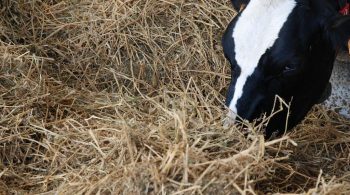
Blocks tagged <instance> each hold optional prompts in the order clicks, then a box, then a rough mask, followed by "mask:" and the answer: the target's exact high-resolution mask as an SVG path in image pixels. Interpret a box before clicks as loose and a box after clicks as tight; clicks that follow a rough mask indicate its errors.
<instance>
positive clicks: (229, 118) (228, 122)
mask: <svg viewBox="0 0 350 195" xmlns="http://www.w3.org/2000/svg"><path fill="white" fill-rule="evenodd" d="M236 118H237V114H236V113H234V112H233V111H232V110H229V111H228V113H227V115H226V118H225V119H224V128H225V129H228V128H229V127H231V126H232V125H234V124H235V122H236Z"/></svg>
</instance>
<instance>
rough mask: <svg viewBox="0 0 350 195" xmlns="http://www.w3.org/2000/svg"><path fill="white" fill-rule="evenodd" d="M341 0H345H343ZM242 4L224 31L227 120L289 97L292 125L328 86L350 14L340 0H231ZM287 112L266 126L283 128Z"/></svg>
mask: <svg viewBox="0 0 350 195" xmlns="http://www.w3.org/2000/svg"><path fill="white" fill-rule="evenodd" d="M345 1H346V0H345ZM232 3H233V6H234V7H235V8H236V9H240V8H241V7H242V5H245V6H244V9H243V10H242V11H241V12H240V13H239V14H238V15H237V16H236V17H235V18H234V19H233V20H232V22H231V23H230V24H229V26H228V28H227V29H226V32H225V34H224V36H223V40H222V44H223V49H224V54H225V57H226V58H227V59H228V61H229V62H230V64H231V69H232V73H231V83H230V86H229V89H228V93H227V97H226V104H227V107H228V108H229V114H228V119H227V121H226V124H227V123H232V122H234V120H235V119H236V117H237V116H239V118H243V119H247V120H253V119H256V118H258V117H259V116H261V114H263V113H267V114H269V113H270V112H271V111H272V108H273V105H274V102H275V98H276V96H279V97H281V98H282V99H283V100H284V101H286V102H291V104H290V108H289V114H290V115H289V120H288V121H289V122H288V124H287V125H288V126H287V128H291V127H293V126H294V125H296V124H297V123H298V122H300V121H301V120H302V119H303V118H304V117H305V115H306V114H307V112H308V111H309V110H310V109H311V107H312V106H313V105H314V104H316V103H318V102H319V100H320V98H322V95H323V93H324V91H325V89H326V88H327V84H328V81H329V78H330V75H331V72H332V68H333V62H334V60H335V56H336V50H337V49H338V48H340V47H344V48H345V47H347V43H348V40H349V38H350V16H341V15H340V14H339V11H340V10H341V8H342V7H341V3H343V2H342V0H232ZM287 114H288V112H287V111H284V112H280V113H278V114H277V115H275V116H274V117H273V118H272V119H271V120H270V122H269V123H268V125H267V128H266V134H267V136H268V137H269V136H270V135H271V133H272V132H273V131H276V130H278V131H279V132H280V133H281V132H284V130H285V129H287V128H286V118H287Z"/></svg>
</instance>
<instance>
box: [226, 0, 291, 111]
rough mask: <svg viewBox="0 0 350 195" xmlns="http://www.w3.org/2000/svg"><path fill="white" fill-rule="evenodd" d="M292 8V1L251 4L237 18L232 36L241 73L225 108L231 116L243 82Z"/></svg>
mask: <svg viewBox="0 0 350 195" xmlns="http://www.w3.org/2000/svg"><path fill="white" fill-rule="evenodd" d="M295 6H296V2H295V1H294V0H251V1H250V3H249V4H248V6H247V7H246V8H245V10H244V11H243V12H242V14H241V16H240V17H239V19H238V21H237V23H236V26H235V27H234V30H233V34H232V37H233V39H234V43H235V52H236V61H237V64H238V66H239V67H240V69H241V74H240V75H239V77H238V79H237V81H236V85H235V92H234V95H233V98H232V100H231V102H230V105H229V108H230V110H232V111H233V112H235V113H237V101H238V100H239V99H240V97H241V96H242V94H243V87H244V85H245V83H246V81H247V78H248V77H249V76H250V75H252V74H253V72H254V70H255V68H256V67H257V66H258V63H259V60H260V58H261V56H262V55H263V54H264V53H265V52H266V50H267V49H268V48H270V47H272V46H273V44H274V43H275V41H276V39H277V38H278V34H279V32H280V31H281V29H282V27H283V25H284V23H285V22H286V21H287V19H288V16H289V15H290V14H291V13H292V11H293V9H294V7H295Z"/></svg>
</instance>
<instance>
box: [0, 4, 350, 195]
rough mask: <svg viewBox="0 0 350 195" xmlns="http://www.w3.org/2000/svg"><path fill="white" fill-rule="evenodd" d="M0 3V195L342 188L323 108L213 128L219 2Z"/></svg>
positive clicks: (342, 167)
mask: <svg viewBox="0 0 350 195" xmlns="http://www.w3.org/2000/svg"><path fill="white" fill-rule="evenodd" d="M0 6H1V7H0V10H1V18H0V40H1V42H0V63H1V67H0V94H1V96H0V114H1V117H0V128H1V129H0V194H26V193H29V194H35V193H45V194H55V193H57V194H97V193H99V194H212V193H217V194H235V193H239V192H241V193H247V194H266V193H307V194H313V193H314V192H316V193H319V194H342V193H343V194H348V193H350V154H349V146H350V133H349V130H350V122H349V121H346V120H345V119H342V118H341V117H340V116H338V115H337V114H335V113H332V112H329V111H326V110H324V109H323V108H322V107H317V108H315V109H314V111H312V112H311V114H310V115H309V116H308V119H307V120H306V121H304V123H303V124H301V125H300V126H299V127H297V128H296V130H295V131H293V132H292V133H290V134H288V135H286V136H284V137H282V138H279V139H277V140H270V141H269V140H267V141H266V140H264V139H263V136H262V133H261V128H260V127H253V125H251V124H248V130H249V136H248V137H245V136H244V135H243V134H242V133H241V129H242V126H241V125H237V126H236V127H232V128H230V129H224V128H223V127H222V120H223V118H224V116H225V109H224V106H223V100H224V94H225V90H226V87H227V85H228V82H229V74H228V73H229V71H230V70H229V66H228V63H227V62H226V61H225V60H224V57H223V53H222V50H221V46H220V40H221V38H220V37H221V35H222V33H223V31H224V28H225V27H226V25H227V24H228V22H229V21H230V20H231V19H232V17H233V16H234V14H235V13H234V11H233V10H232V9H231V7H230V5H229V1H227V0H211V1H198V0H197V1H195V0H180V1H178V0H115V1H107V0H45V1H44V0H17V1H14V0H5V1H4V0H3V1H1V2H0ZM296 144H297V145H296ZM321 170H322V171H321Z"/></svg>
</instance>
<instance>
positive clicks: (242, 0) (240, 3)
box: [231, 0, 249, 11]
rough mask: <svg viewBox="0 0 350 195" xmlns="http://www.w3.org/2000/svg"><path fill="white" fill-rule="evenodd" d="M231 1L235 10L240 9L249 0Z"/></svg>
mask: <svg viewBox="0 0 350 195" xmlns="http://www.w3.org/2000/svg"><path fill="white" fill-rule="evenodd" d="M231 2H232V5H233V8H235V10H236V11H240V10H242V9H243V8H244V7H245V6H246V5H247V4H248V3H249V0H231Z"/></svg>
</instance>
